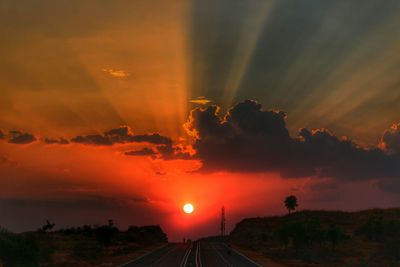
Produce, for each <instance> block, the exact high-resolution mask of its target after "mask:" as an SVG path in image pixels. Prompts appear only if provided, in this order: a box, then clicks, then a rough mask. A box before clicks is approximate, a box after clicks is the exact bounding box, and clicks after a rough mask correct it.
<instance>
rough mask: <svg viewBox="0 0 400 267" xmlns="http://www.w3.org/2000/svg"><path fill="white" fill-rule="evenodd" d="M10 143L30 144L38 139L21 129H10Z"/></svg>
mask: <svg viewBox="0 0 400 267" xmlns="http://www.w3.org/2000/svg"><path fill="white" fill-rule="evenodd" d="M9 134H10V137H9V139H8V142H9V143H12V144H21V145H22V144H29V143H32V142H35V141H36V137H35V136H34V135H33V134H30V133H24V132H21V131H10V132H9Z"/></svg>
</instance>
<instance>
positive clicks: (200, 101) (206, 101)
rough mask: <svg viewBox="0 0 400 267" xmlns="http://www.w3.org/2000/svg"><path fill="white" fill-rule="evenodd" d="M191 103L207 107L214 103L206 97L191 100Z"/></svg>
mask: <svg viewBox="0 0 400 267" xmlns="http://www.w3.org/2000/svg"><path fill="white" fill-rule="evenodd" d="M189 102H190V103H193V104H199V105H207V104H210V103H211V102H212V101H211V100H209V99H207V98H205V97H204V96H199V97H197V98H195V99H192V100H190V101H189Z"/></svg>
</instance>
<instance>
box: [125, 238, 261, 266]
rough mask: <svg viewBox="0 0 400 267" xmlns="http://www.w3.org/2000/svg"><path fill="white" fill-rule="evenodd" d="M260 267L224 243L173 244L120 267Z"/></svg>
mask: <svg viewBox="0 0 400 267" xmlns="http://www.w3.org/2000/svg"><path fill="white" fill-rule="evenodd" d="M145 266H147V267H148V266H151V267H189V266H190V267H225V266H226V267H260V266H261V265H259V264H257V263H255V262H254V261H252V260H250V259H249V258H247V257H245V256H244V255H242V254H240V253H239V252H237V251H236V250H234V249H232V248H230V247H229V246H227V245H226V244H225V243H222V242H205V241H196V242H193V243H191V244H178V243H171V244H168V245H166V246H164V247H162V248H160V249H157V250H155V251H152V252H150V253H149V254H146V255H144V256H142V257H139V258H137V259H135V260H133V261H130V262H128V263H125V264H123V265H121V266H120V267H145Z"/></svg>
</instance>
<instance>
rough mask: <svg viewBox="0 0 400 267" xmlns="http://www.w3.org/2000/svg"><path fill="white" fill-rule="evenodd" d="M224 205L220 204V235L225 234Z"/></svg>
mask: <svg viewBox="0 0 400 267" xmlns="http://www.w3.org/2000/svg"><path fill="white" fill-rule="evenodd" d="M225 221H226V219H225V207H224V206H222V208H221V236H222V237H224V236H225Z"/></svg>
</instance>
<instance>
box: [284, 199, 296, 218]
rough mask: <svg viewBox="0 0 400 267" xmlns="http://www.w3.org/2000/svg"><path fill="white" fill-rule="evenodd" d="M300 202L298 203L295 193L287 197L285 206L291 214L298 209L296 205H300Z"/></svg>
mask: <svg viewBox="0 0 400 267" xmlns="http://www.w3.org/2000/svg"><path fill="white" fill-rule="evenodd" d="M298 206H299V204H297V197H296V196H294V195H291V196H288V197H287V198H286V199H285V207H286V208H287V210H288V212H289V214H290V213H291V212H292V211H294V210H296V207H298Z"/></svg>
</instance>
